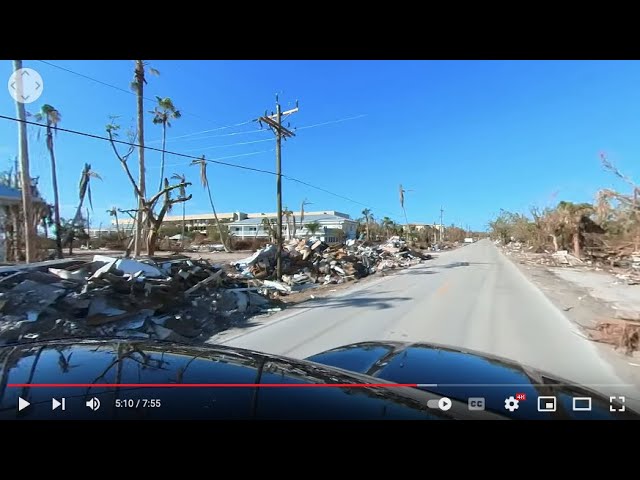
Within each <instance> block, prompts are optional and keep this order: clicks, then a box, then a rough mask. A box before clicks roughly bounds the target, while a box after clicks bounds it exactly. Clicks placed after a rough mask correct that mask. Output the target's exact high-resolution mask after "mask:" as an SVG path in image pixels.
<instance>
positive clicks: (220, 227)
mask: <svg viewBox="0 0 640 480" xmlns="http://www.w3.org/2000/svg"><path fill="white" fill-rule="evenodd" d="M207 193H208V194H209V203H210V204H211V210H212V211H213V218H215V220H216V226H217V227H218V233H219V234H220V241H221V242H222V246H223V247H224V251H225V252H230V251H231V250H229V247H228V246H227V239H226V238H225V237H224V235H223V233H222V226H221V225H220V220H218V214H217V213H216V207H214V206H213V197H212V196H211V188H210V187H209V185H208V184H207Z"/></svg>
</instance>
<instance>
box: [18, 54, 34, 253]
mask: <svg viewBox="0 0 640 480" xmlns="http://www.w3.org/2000/svg"><path fill="white" fill-rule="evenodd" d="M20 69H22V60H14V61H13V71H14V72H17V71H18V70H20ZM17 84H18V95H22V92H23V83H22V77H21V76H19V77H18V78H17ZM16 113H17V115H18V120H19V122H18V153H19V155H20V166H21V168H20V179H21V182H20V183H21V188H20V190H21V191H22V213H23V215H24V251H25V260H26V262H27V263H31V262H33V261H34V260H35V259H36V255H35V253H36V248H35V247H36V229H35V227H34V225H33V224H32V223H31V210H32V205H31V176H30V174H29V142H28V141H27V124H26V123H25V122H26V120H27V113H26V111H25V109H24V103H22V102H19V101H18V100H16ZM16 233H17V232H16ZM15 238H16V243H17V239H18V236H17V235H15ZM15 260H16V261H17V260H18V259H17V258H16V259H15Z"/></svg>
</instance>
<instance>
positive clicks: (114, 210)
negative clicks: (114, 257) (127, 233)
mask: <svg viewBox="0 0 640 480" xmlns="http://www.w3.org/2000/svg"><path fill="white" fill-rule="evenodd" d="M107 213H108V214H109V216H111V217H114V218H115V221H116V234H117V235H118V240H122V237H121V236H120V223H119V222H118V209H117V208H116V207H111V208H110V209H109V210H107Z"/></svg>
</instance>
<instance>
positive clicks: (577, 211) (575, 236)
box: [557, 201, 594, 258]
mask: <svg viewBox="0 0 640 480" xmlns="http://www.w3.org/2000/svg"><path fill="white" fill-rule="evenodd" d="M557 211H558V212H559V214H560V218H561V219H562V223H563V225H564V226H566V228H567V230H568V231H569V232H570V234H571V237H572V241H573V242H572V243H573V254H574V255H575V256H576V257H578V258H580V240H581V236H582V231H583V228H584V221H585V217H588V216H589V215H591V214H592V213H593V212H594V208H593V205H591V204H589V203H573V202H565V201H562V202H560V203H559V204H558V207H557Z"/></svg>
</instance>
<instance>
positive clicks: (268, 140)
mask: <svg viewBox="0 0 640 480" xmlns="http://www.w3.org/2000/svg"><path fill="white" fill-rule="evenodd" d="M262 142H273V140H272V139H271V138H265V139H264V140H252V141H250V142H238V143H228V144H226V145H212V146H210V147H203V148H193V149H191V150H185V152H201V151H202V150H211V149H213V148H224V147H235V146H237V145H250V144H252V143H262Z"/></svg>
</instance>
